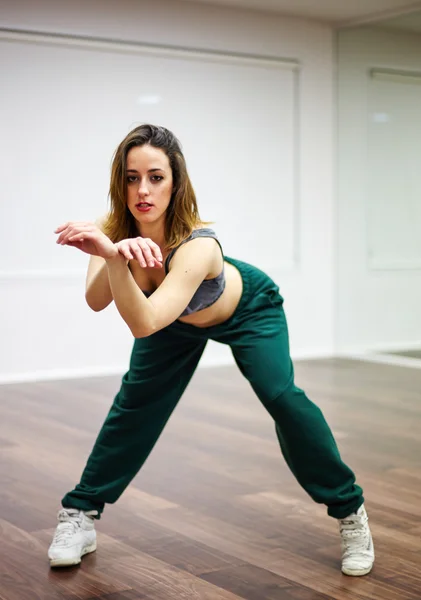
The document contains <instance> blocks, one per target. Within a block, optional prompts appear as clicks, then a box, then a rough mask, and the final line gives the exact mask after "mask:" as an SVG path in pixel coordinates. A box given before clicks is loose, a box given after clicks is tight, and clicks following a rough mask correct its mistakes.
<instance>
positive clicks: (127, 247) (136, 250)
mask: <svg viewBox="0 0 421 600" xmlns="http://www.w3.org/2000/svg"><path fill="white" fill-rule="evenodd" d="M116 246H117V248H118V251H119V252H120V254H122V256H124V258H125V259H126V260H133V259H136V260H137V261H138V263H139V264H140V266H141V267H143V268H146V267H151V268H153V267H155V268H157V269H161V268H162V253H161V249H160V247H159V246H158V244H155V242H153V241H152V240H151V239H149V238H142V237H136V238H128V239H126V240H121V242H117V243H116Z"/></svg>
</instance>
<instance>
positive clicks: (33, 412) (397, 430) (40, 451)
mask: <svg viewBox="0 0 421 600" xmlns="http://www.w3.org/2000/svg"><path fill="white" fill-rule="evenodd" d="M296 373H297V383H298V384H299V385H301V386H302V387H304V388H305V389H306V391H307V393H308V394H309V395H310V397H311V398H312V399H314V401H316V403H317V404H319V406H320V407H321V408H322V410H323V411H324V413H325V415H326V417H327V419H328V421H329V423H330V424H331V426H332V428H333V430H334V433H335V435H336V437H337V440H338V443H339V444H340V448H341V451H342V454H343V456H344V458H345V460H346V461H347V462H348V463H350V464H351V466H352V467H353V468H354V469H355V470H356V472H357V474H358V481H359V483H360V484H361V485H362V486H363V487H364V488H365V495H366V506H367V509H368V511H369V515H370V522H371V527H372V531H373V534H374V538H375V546H376V551H377V561H376V565H375V568H374V570H373V572H372V574H371V575H369V576H368V577H364V578H355V579H353V578H347V577H345V576H343V575H341V573H340V549H339V536H338V533H337V523H336V521H334V520H333V519H330V518H329V517H327V516H326V514H325V509H324V507H321V506H318V505H316V504H314V503H313V502H312V501H311V500H310V499H309V498H308V497H307V496H306V495H305V493H304V492H303V491H302V490H301V488H299V486H298V484H297V483H296V482H295V480H294V478H293V477H292V475H291V474H290V472H289V471H288V469H287V467H286V466H285V464H284V461H283V459H282V456H281V453H280V451H279V449H278V445H277V441H276V438H275V434H274V429H273V425H272V423H271V421H270V419H269V417H268V416H267V414H266V413H265V411H264V409H263V408H262V407H261V405H260V404H259V402H258V400H257V399H256V398H255V397H254V395H253V393H252V391H251V390H250V388H249V386H248V384H247V382H245V381H244V380H243V379H242V377H241V375H240V374H239V373H238V371H237V370H236V369H235V368H231V367H227V368H217V369H203V370H199V371H198V372H197V374H196V376H195V378H194V379H193V381H192V383H191V385H190V387H189V389H188V391H187V392H186V394H185V396H184V398H183V400H182V402H181V404H180V405H179V407H178V409H177V410H176V412H175V414H174V415H173V417H172V419H171V421H170V423H169V424H168V426H167V429H166V430H165V432H164V434H163V436H162V438H161V440H160V443H159V444H158V445H157V447H156V448H155V450H154V452H153V453H152V455H151V457H150V458H149V460H148V462H147V463H146V465H145V467H144V468H143V470H142V471H141V473H140V474H139V475H138V477H137V478H136V479H135V481H134V482H133V484H132V485H131V486H130V487H129V489H128V490H127V491H126V493H125V494H124V495H123V497H122V498H121V499H120V501H119V502H118V503H117V504H116V505H114V506H110V507H107V509H106V512H105V513H104V517H103V519H102V520H101V521H100V522H99V524H98V527H97V529H98V532H99V534H98V550H97V552H96V553H94V554H92V555H90V556H87V557H86V558H85V559H84V560H83V562H82V566H80V567H74V568H70V569H66V570H58V571H57V570H55V571H52V570H50V569H49V565H48V561H47V557H46V553H47V548H48V545H49V543H50V540H51V536H52V533H53V531H54V528H55V524H56V522H55V519H56V511H57V509H58V508H59V500H60V498H61V496H62V495H63V494H64V493H65V492H66V491H67V490H68V489H69V488H72V487H73V485H74V484H75V483H76V482H77V480H78V478H79V475H80V472H81V470H82V468H83V466H84V463H85V459H86V457H87V455H88V453H89V451H90V449H91V446H92V443H93V441H94V438H95V436H96V433H97V431H98V429H99V427H100V425H101V423H102V420H103V418H104V416H105V413H106V411H107V409H108V406H109V403H110V402H111V400H112V397H113V395H114V393H115V391H116V389H117V387H118V385H119V378H116V377H110V378H102V379H90V380H84V381H74V380H73V381H63V382H48V383H45V382H44V383H32V384H21V385H4V386H0V402H1V416H0V418H1V421H0V423H1V425H0V427H1V429H0V453H1V463H0V599H1V600H38V599H40V600H73V599H83V600H88V599H89V600H93V599H96V600H137V599H141V600H146V599H150V600H173V599H177V600H178V599H183V600H184V599H186V600H187V599H196V600H197V599H203V600H236V599H237V600H238V599H239V598H243V599H247V600H278V599H279V600H283V599H294V600H322V599H324V600H326V599H328V598H331V599H340V600H347V599H349V600H359V599H361V600H368V599H379V600H412V599H413V600H416V599H418V600H419V599H420V598H421V370H417V369H405V368H402V367H396V366H393V367H392V366H387V365H382V364H370V363H364V362H358V361H347V360H339V359H337V360H323V361H308V362H298V363H297V364H296Z"/></svg>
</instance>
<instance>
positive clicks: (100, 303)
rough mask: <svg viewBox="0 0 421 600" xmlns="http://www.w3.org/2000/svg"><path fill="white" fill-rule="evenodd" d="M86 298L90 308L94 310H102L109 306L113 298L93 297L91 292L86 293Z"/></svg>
mask: <svg viewBox="0 0 421 600" xmlns="http://www.w3.org/2000/svg"><path fill="white" fill-rule="evenodd" d="M85 300H86V303H87V305H88V306H89V308H90V309H91V310H93V311H94V312H101V310H104V308H107V306H108V305H109V304H110V302H111V300H104V299H103V298H100V299H98V298H91V297H90V295H89V294H85Z"/></svg>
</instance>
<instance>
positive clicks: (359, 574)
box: [341, 566, 373, 577]
mask: <svg viewBox="0 0 421 600" xmlns="http://www.w3.org/2000/svg"><path fill="white" fill-rule="evenodd" d="M372 568H373V566H371V567H369V568H368V569H360V570H358V571H348V570H347V569H341V570H342V573H343V574H344V575H348V577H363V575H368V574H369V573H370V571H371V570H372Z"/></svg>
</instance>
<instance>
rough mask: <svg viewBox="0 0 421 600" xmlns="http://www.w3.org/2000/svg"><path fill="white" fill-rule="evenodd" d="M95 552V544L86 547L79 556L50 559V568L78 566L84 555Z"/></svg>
mask: <svg viewBox="0 0 421 600" xmlns="http://www.w3.org/2000/svg"><path fill="white" fill-rule="evenodd" d="M95 550H96V542H95V543H93V544H91V545H90V546H86V548H84V549H83V551H82V554H81V555H80V556H76V557H75V558H70V559H68V558H52V559H50V567H72V566H73V565H78V564H79V563H80V562H81V561H82V557H83V556H85V554H90V553H91V552H95Z"/></svg>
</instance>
